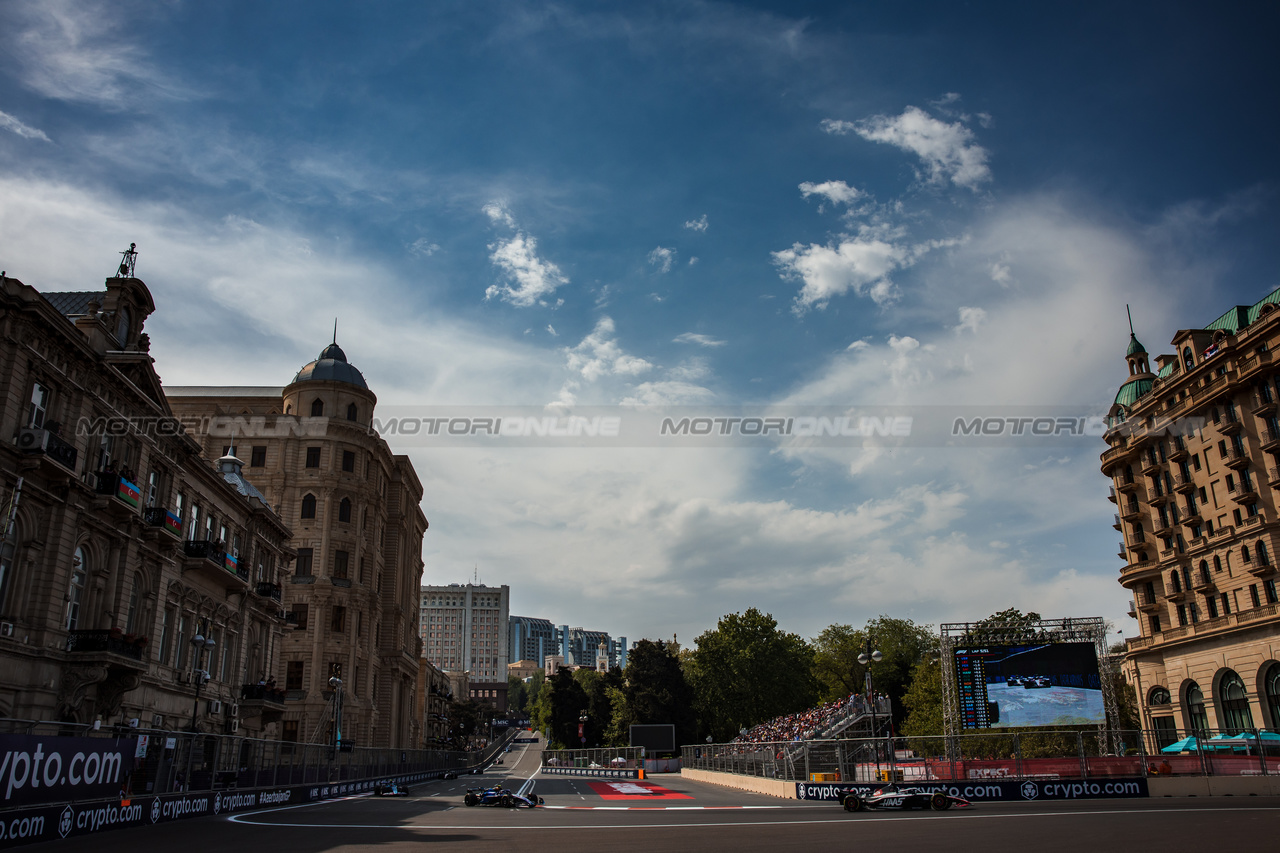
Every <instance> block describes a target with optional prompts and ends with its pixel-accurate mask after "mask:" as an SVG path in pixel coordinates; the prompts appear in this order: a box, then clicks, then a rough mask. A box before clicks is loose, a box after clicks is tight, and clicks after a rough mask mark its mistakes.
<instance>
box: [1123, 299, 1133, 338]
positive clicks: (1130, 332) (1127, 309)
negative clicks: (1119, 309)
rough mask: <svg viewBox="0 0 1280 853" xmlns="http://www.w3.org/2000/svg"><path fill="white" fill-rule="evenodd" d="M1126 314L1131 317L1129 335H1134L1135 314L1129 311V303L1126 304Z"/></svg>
mask: <svg viewBox="0 0 1280 853" xmlns="http://www.w3.org/2000/svg"><path fill="white" fill-rule="evenodd" d="M1124 313H1125V314H1126V315H1127V316H1128V317H1129V334H1130V335H1132V334H1133V313H1132V312H1131V311H1129V305H1128V303H1125V306H1124Z"/></svg>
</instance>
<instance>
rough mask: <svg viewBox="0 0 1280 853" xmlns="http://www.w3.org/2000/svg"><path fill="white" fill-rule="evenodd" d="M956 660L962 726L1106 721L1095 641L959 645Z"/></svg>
mask: <svg viewBox="0 0 1280 853" xmlns="http://www.w3.org/2000/svg"><path fill="white" fill-rule="evenodd" d="M955 664H956V681H957V686H958V688H959V696H960V724H961V727H962V728H966V729H988V728H1026V727H1029V726H1037V727H1039V726H1070V725H1100V724H1102V723H1104V722H1105V721H1106V710H1105V708H1104V707H1103V703H1102V680H1101V678H1100V677H1099V676H1098V653H1097V650H1096V649H1095V647H1094V645H1093V643H1045V644H1041V645H1025V646H972V647H966V648H958V649H956V652H955Z"/></svg>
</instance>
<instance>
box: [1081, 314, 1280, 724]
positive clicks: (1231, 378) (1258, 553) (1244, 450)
mask: <svg viewBox="0 0 1280 853" xmlns="http://www.w3.org/2000/svg"><path fill="white" fill-rule="evenodd" d="M1172 346H1173V352H1172V353H1170V354H1167V355H1160V356H1157V357H1156V363H1155V367H1154V369H1152V366H1151V364H1150V363H1149V360H1148V354H1147V351H1146V348H1145V347H1143V345H1142V344H1141V343H1139V342H1138V339H1137V338H1136V337H1135V336H1134V335H1132V334H1130V337H1129V348H1128V351H1127V352H1126V354H1125V360H1126V362H1127V365H1128V373H1129V375H1128V378H1127V379H1126V380H1125V381H1124V383H1123V384H1122V385H1121V386H1120V390H1119V392H1118V393H1117V394H1116V397H1115V402H1114V404H1113V405H1112V407H1111V410H1110V413H1109V414H1110V418H1109V422H1108V429H1107V432H1106V436H1105V437H1106V441H1107V443H1108V444H1109V445H1110V447H1109V449H1108V450H1107V451H1106V452H1105V453H1103V454H1102V472H1103V473H1104V474H1106V475H1107V476H1108V477H1110V478H1111V481H1112V488H1111V500H1112V501H1114V502H1115V503H1116V505H1117V512H1116V515H1115V528H1116V529H1117V530H1119V531H1120V532H1121V536H1122V539H1121V542H1120V557H1121V559H1122V560H1124V561H1125V564H1124V566H1123V567H1122V568H1121V572H1120V583H1121V584H1123V585H1124V586H1125V588H1126V589H1128V590H1130V591H1131V592H1132V594H1133V603H1132V605H1131V610H1130V615H1131V616H1133V617H1134V618H1135V619H1136V620H1137V623H1138V629H1139V636H1137V637H1133V638H1131V639H1129V640H1127V641H1126V642H1127V645H1128V648H1127V652H1126V654H1125V660H1124V671H1125V677H1126V678H1127V680H1128V681H1129V683H1130V684H1132V685H1133V686H1134V688H1135V689H1136V691H1137V695H1138V699H1139V703H1140V707H1141V714H1142V724H1143V727H1144V728H1148V729H1154V730H1156V731H1157V732H1158V733H1159V736H1158V740H1160V741H1162V742H1163V741H1172V740H1174V739H1176V738H1177V736H1178V735H1179V734H1180V733H1182V732H1186V731H1188V730H1190V731H1205V730H1222V731H1227V732H1229V733H1231V734H1239V733H1240V732H1243V731H1245V730H1247V729H1251V728H1255V727H1260V728H1270V729H1280V614H1277V606H1278V604H1280V596H1278V594H1277V588H1276V567H1275V554H1276V549H1277V547H1278V546H1280V537H1278V536H1277V533H1278V532H1280V516H1278V515H1277V499H1276V490H1277V489H1280V412H1278V411H1277V400H1280V359H1278V358H1276V357H1275V355H1274V354H1275V353H1276V352H1278V351H1280V290H1278V291H1275V292H1273V293H1271V294H1270V295H1268V296H1267V297H1265V298H1263V299H1262V300H1261V301H1259V302H1258V303H1256V304H1254V305H1241V306H1236V307H1233V308H1231V309H1230V310H1229V311H1227V312H1226V313H1225V314H1223V315H1222V316H1221V317H1218V318H1217V319H1215V320H1214V321H1213V322H1211V323H1209V324H1208V325H1206V326H1204V327H1203V328H1196V329H1182V330H1180V331H1178V332H1176V333H1175V334H1174V335H1173V339H1172Z"/></svg>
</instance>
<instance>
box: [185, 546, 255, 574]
mask: <svg viewBox="0 0 1280 853" xmlns="http://www.w3.org/2000/svg"><path fill="white" fill-rule="evenodd" d="M182 551H183V553H184V554H186V556H187V557H188V558H189V559H192V560H202V561H203V562H204V563H205V564H207V565H208V566H209V567H216V568H217V569H219V570H221V572H223V573H226V574H229V575H231V576H233V577H235V578H237V579H239V580H241V581H243V582H245V583H248V582H249V572H248V570H247V569H245V568H244V567H242V566H241V565H240V561H239V560H238V559H236V558H235V556H233V555H231V554H228V553H227V551H226V547H225V546H224V545H223V544H222V543H220V542H211V541H209V540H205V539H196V540H190V539H189V540H187V541H186V542H183V543H182Z"/></svg>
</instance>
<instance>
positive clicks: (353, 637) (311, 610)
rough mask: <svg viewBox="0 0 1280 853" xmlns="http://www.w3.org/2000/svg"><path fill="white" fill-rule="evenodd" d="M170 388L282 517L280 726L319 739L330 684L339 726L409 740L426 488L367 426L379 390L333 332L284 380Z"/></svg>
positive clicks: (204, 444)
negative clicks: (286, 623)
mask: <svg viewBox="0 0 1280 853" xmlns="http://www.w3.org/2000/svg"><path fill="white" fill-rule="evenodd" d="M170 391H171V394H170V401H171V404H172V406H173V408H174V411H175V412H177V413H178V414H179V415H181V416H183V417H184V418H186V419H187V420H189V421H191V422H193V423H198V426H197V427H196V430H197V436H196V437H197V439H198V440H199V441H200V442H201V450H202V452H203V454H204V456H205V457H206V458H208V459H214V458H218V457H220V456H222V455H223V454H224V453H227V452H228V451H230V450H232V449H234V451H235V453H236V454H237V455H239V456H240V457H241V458H244V459H246V460H247V463H246V466H245V468H246V471H247V473H248V476H250V477H252V478H253V480H254V482H255V483H256V484H257V485H258V486H259V488H261V489H262V491H263V492H264V493H265V494H266V496H267V499H268V501H269V502H270V503H271V504H272V506H274V507H276V508H277V509H278V511H279V514H280V515H281V517H282V518H284V519H285V520H286V521H287V523H289V524H290V525H291V526H292V528H293V532H294V536H293V540H292V545H293V547H294V549H295V550H296V552H297V558H296V560H295V562H294V569H293V572H292V574H291V575H290V576H289V577H288V578H287V579H286V582H285V583H284V604H285V607H286V609H287V610H288V611H289V613H290V615H291V617H292V618H293V619H294V620H295V623H296V627H295V628H294V630H292V631H291V632H290V633H289V634H288V636H287V637H286V638H285V643H284V647H283V649H282V652H281V655H280V660H279V663H278V665H277V667H276V670H275V677H276V679H277V682H278V683H279V684H280V685H281V686H282V687H283V688H284V689H285V691H286V696H287V698H288V703H287V710H286V712H285V715H284V719H283V721H282V730H281V736H282V737H283V738H284V739H286V740H296V741H300V742H307V743H317V742H319V743H325V742H330V741H331V740H332V739H333V738H334V737H335V729H336V727H335V725H334V712H333V709H334V706H335V704H336V702H335V699H336V698H337V697H338V693H337V691H341V706H342V726H341V732H340V735H341V738H342V740H344V741H348V742H351V743H354V744H356V745H359V746H375V747H392V748H415V747H417V746H419V745H420V744H421V743H422V741H423V739H424V736H425V734H424V732H423V728H422V725H423V719H424V717H423V714H422V713H420V712H419V709H420V706H421V704H422V701H421V692H422V688H421V686H420V682H419V678H420V675H421V674H420V670H419V657H420V656H421V645H420V642H419V639H418V631H417V625H418V587H419V585H420V584H421V580H422V569H423V562H422V541H423V536H424V534H425V533H426V530H427V519H426V517H425V516H424V515H423V512H422V510H421V508H420V506H419V504H420V503H421V501H422V495H423V488H422V484H421V482H420V481H419V479H418V476H417V473H416V472H415V471H414V468H413V464H412V463H411V462H410V461H409V459H408V457H406V456H397V455H395V454H393V453H392V451H391V449H390V447H389V446H388V445H387V443H386V442H385V441H384V440H383V439H382V438H381V437H380V436H378V435H377V434H376V433H374V432H373V431H372V430H371V428H370V424H371V421H372V417H373V411H374V407H375V405H376V404H377V397H376V396H375V395H374V393H373V392H372V391H371V390H370V389H369V387H368V385H367V384H366V382H365V379H364V376H363V374H362V373H361V372H360V371H359V370H358V369H356V368H355V366H353V365H352V364H351V363H350V362H348V361H347V357H346V354H345V353H344V352H343V351H342V349H341V348H340V347H339V346H338V345H337V344H336V343H333V344H330V345H329V346H327V347H325V348H324V350H323V351H322V352H321V353H320V356H319V357H318V358H317V359H316V360H315V361H312V362H310V363H308V364H306V365H304V366H303V367H302V369H301V370H299V371H298V373H297V375H296V376H294V378H293V381H292V382H290V383H289V384H288V385H287V386H285V387H283V388H280V387H265V388H263V387H217V386H210V387H185V388H173V389H170ZM233 446H234V447H233Z"/></svg>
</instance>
